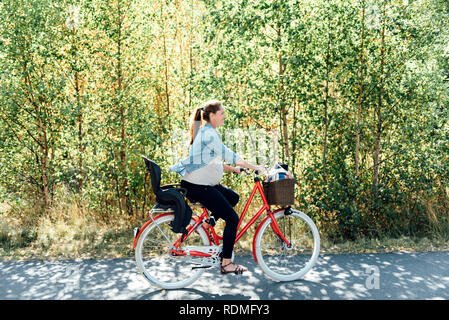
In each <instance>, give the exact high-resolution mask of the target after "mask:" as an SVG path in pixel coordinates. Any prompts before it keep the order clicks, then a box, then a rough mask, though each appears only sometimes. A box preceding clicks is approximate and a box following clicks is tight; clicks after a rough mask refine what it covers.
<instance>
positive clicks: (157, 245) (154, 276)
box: [135, 214, 209, 289]
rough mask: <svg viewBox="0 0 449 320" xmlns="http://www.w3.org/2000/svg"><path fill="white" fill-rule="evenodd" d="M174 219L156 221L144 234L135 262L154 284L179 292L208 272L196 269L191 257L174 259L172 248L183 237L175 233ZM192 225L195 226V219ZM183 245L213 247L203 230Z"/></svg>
mask: <svg viewBox="0 0 449 320" xmlns="http://www.w3.org/2000/svg"><path fill="white" fill-rule="evenodd" d="M173 219H174V215H173V214H167V215H162V216H159V217H156V218H155V219H154V222H153V223H151V224H149V225H148V226H147V227H146V228H145V229H144V230H143V231H142V233H141V234H140V236H139V239H138V240H137V243H136V249H135V258H136V263H137V267H138V269H139V271H140V273H141V274H142V275H143V276H144V277H145V279H146V280H147V281H149V282H150V283H151V284H154V285H157V286H159V287H162V288H164V289H179V288H184V287H186V286H188V285H190V284H192V283H193V282H194V281H195V280H197V279H198V278H199V277H200V276H201V274H202V273H203V272H204V269H192V267H193V266H195V265H194V264H192V262H191V260H190V257H188V256H172V255H171V254H170V251H171V249H172V244H173V243H175V242H176V240H177V239H178V238H179V237H180V234H175V233H173V232H172V231H171V227H170V222H171V221H173ZM190 223H191V224H193V223H194V220H193V219H192V220H191V222H190ZM197 231H198V232H193V233H192V234H191V235H190V236H189V237H188V238H187V239H186V240H185V241H184V242H183V243H182V247H185V246H201V245H209V238H208V236H207V234H206V232H205V231H204V230H203V229H202V228H201V227H200V228H198V229H197Z"/></svg>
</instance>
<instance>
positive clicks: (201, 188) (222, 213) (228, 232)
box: [181, 180, 240, 259]
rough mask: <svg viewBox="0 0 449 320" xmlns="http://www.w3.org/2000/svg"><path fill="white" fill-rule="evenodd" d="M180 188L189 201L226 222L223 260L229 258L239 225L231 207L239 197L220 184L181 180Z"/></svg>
mask: <svg viewBox="0 0 449 320" xmlns="http://www.w3.org/2000/svg"><path fill="white" fill-rule="evenodd" d="M181 187H182V188H186V189H187V197H188V198H189V199H190V200H194V201H198V202H200V203H201V204H202V205H203V206H204V207H206V209H208V210H210V211H211V213H212V215H213V216H214V217H215V218H217V219H218V218H222V219H223V220H224V221H225V222H226V226H225V228H224V231H223V258H225V259H229V258H231V257H232V250H233V249H234V242H235V237H236V235H237V226H238V223H239V215H238V214H237V212H235V210H234V208H233V207H235V205H236V204H237V203H238V202H239V199H240V197H239V195H238V194H237V193H236V192H235V191H234V190H232V189H230V188H226V187H223V186H222V185H221V184H217V185H215V186H205V185H199V184H193V183H190V182H187V181H184V180H181Z"/></svg>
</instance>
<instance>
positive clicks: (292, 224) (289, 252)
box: [255, 209, 320, 281]
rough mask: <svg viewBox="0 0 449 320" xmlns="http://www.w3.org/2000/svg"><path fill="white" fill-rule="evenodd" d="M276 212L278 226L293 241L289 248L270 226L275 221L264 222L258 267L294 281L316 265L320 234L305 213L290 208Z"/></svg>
mask: <svg viewBox="0 0 449 320" xmlns="http://www.w3.org/2000/svg"><path fill="white" fill-rule="evenodd" d="M291 212H292V213H291V214H289V215H284V211H279V212H277V213H275V214H274V217H275V219H276V222H277V224H278V226H279V229H280V230H281V232H282V233H283V235H284V237H285V238H286V239H287V240H288V241H289V242H290V243H291V244H292V246H291V247H290V248H289V247H287V245H286V244H285V242H284V241H283V240H282V239H281V238H280V237H278V236H277V235H276V234H275V233H274V231H273V229H272V228H271V227H270V225H271V222H272V220H271V219H267V220H265V222H263V224H262V225H261V227H260V229H259V231H258V233H257V235H256V240H255V241H256V243H255V251H256V258H257V262H258V263H259V266H260V267H261V268H262V270H263V271H264V272H265V274H267V275H268V276H269V277H270V278H272V279H274V280H277V281H292V280H297V279H299V278H301V277H302V276H304V275H305V274H306V273H307V272H308V271H309V270H310V269H311V268H312V267H313V265H314V264H315V262H316V261H317V259H318V255H319V252H320V235H319V233H318V229H317V228H316V226H315V224H314V223H313V221H312V220H311V219H310V218H309V217H308V216H307V215H305V214H304V213H302V212H300V211H298V210H294V209H291Z"/></svg>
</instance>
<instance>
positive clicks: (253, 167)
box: [235, 158, 265, 173]
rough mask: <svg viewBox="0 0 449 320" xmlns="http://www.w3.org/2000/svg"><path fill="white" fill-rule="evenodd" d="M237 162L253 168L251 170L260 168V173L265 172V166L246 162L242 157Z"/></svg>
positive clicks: (244, 166) (242, 165) (241, 165)
mask: <svg viewBox="0 0 449 320" xmlns="http://www.w3.org/2000/svg"><path fill="white" fill-rule="evenodd" d="M235 164H236V165H238V166H240V167H243V168H247V169H251V170H258V171H259V172H260V173H263V172H265V168H264V167H263V166H255V165H252V164H251V163H249V162H246V161H245V160H243V159H242V158H239V159H238V160H237V162H236V163H235Z"/></svg>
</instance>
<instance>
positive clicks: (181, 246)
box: [134, 172, 320, 289]
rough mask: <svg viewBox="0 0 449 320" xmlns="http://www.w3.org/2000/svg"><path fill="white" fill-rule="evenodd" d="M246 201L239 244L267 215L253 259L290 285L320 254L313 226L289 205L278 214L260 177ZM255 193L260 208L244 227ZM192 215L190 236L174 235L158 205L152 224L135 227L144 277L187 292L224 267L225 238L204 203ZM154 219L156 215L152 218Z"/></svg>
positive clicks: (168, 212)
mask: <svg viewBox="0 0 449 320" xmlns="http://www.w3.org/2000/svg"><path fill="white" fill-rule="evenodd" d="M254 183H255V184H254V187H253V189H252V192H251V195H250V197H249V199H248V201H247V202H246V205H245V207H244V209H243V212H242V214H241V215H240V221H239V224H238V230H239V231H238V233H237V237H236V240H235V242H236V243H237V242H238V241H239V239H240V238H241V237H242V236H243V235H244V234H245V233H246V232H247V231H248V229H249V228H250V227H251V226H252V225H253V224H254V223H256V221H257V220H258V219H259V217H261V216H262V215H263V214H264V213H265V217H264V219H263V220H262V221H261V222H260V223H259V225H258V227H257V230H256V233H255V234H254V237H253V243H252V251H253V257H254V259H255V260H256V262H257V263H258V264H259V266H260V268H261V269H262V270H263V271H264V273H265V274H266V275H268V276H269V277H270V278H272V279H274V280H277V281H292V280H297V279H299V278H301V277H302V276H304V274H305V273H306V272H308V271H309V270H310V269H311V268H312V267H313V266H314V264H315V262H316V261H317V259H318V255H319V251H320V236H319V233H318V229H317V227H316V226H315V224H314V222H313V221H312V220H311V219H310V218H309V217H308V216H307V215H306V214H304V213H303V212H301V211H299V210H296V209H293V208H291V207H284V208H279V209H276V210H274V211H272V210H271V209H270V205H269V204H268V202H267V199H266V197H265V194H264V191H263V186H262V184H261V181H260V178H259V177H258V174H257V173H256V172H255V173H254ZM256 193H258V194H259V195H260V197H261V198H262V201H263V205H262V207H261V208H260V209H259V210H258V211H257V213H256V214H255V215H254V216H253V217H251V219H250V220H249V221H248V222H247V223H246V224H245V225H244V226H243V227H242V221H243V219H244V217H245V215H246V214H247V211H248V208H249V206H250V204H251V202H252V201H253V199H254V197H255V195H256ZM190 207H191V208H192V211H193V212H194V214H193V215H192V219H191V221H190V224H189V226H188V227H187V231H188V233H187V235H185V236H184V235H180V234H176V233H173V232H172V231H171V226H170V222H171V221H173V220H174V211H173V209H171V208H161V206H159V205H156V206H154V207H153V208H152V209H151V210H150V211H149V216H150V220H149V221H147V222H146V223H145V224H144V225H143V226H142V228H140V229H135V240H134V248H135V258H136V263H137V267H138V269H139V271H140V273H141V274H142V275H143V276H144V277H145V279H147V280H148V281H149V282H150V283H151V284H153V285H157V286H160V287H162V288H165V289H177V288H183V287H186V286H188V285H190V284H192V283H193V282H194V281H195V280H197V279H198V278H199V277H200V276H201V274H202V273H203V272H204V271H205V269H206V268H210V267H218V266H220V263H221V259H220V253H221V251H222V245H220V241H221V240H222V239H223V238H222V237H221V236H219V235H218V234H217V233H216V231H215V229H214V227H213V226H212V225H210V224H209V223H205V222H208V221H210V220H208V219H209V212H208V210H207V209H206V208H204V207H203V206H202V205H201V204H199V203H195V204H191V205H190ZM196 211H197V212H196ZM153 215H156V216H153Z"/></svg>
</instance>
